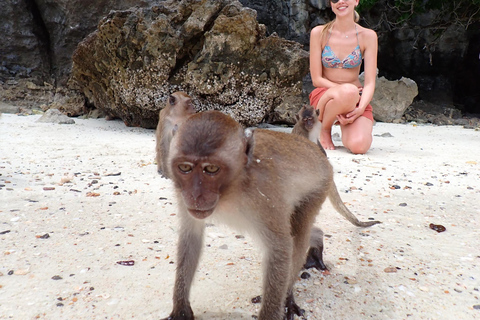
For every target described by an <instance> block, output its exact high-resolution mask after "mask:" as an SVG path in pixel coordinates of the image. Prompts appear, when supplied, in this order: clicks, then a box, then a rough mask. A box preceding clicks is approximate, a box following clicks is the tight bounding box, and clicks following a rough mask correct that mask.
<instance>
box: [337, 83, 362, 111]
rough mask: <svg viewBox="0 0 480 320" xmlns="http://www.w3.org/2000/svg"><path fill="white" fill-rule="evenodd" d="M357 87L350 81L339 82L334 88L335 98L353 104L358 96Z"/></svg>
mask: <svg viewBox="0 0 480 320" xmlns="http://www.w3.org/2000/svg"><path fill="white" fill-rule="evenodd" d="M358 92H359V91H358V88H357V87H356V86H354V85H353V84H350V83H345V84H341V85H339V86H338V90H336V95H335V98H336V99H339V100H342V101H344V102H345V103H347V104H350V105H353V106H355V105H356V104H357V102H358V100H359V98H360V95H359V93H358Z"/></svg>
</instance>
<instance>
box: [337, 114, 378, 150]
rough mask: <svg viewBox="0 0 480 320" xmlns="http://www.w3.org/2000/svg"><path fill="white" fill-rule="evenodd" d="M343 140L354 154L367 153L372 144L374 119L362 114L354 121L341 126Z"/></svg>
mask: <svg viewBox="0 0 480 320" xmlns="http://www.w3.org/2000/svg"><path fill="white" fill-rule="evenodd" d="M341 129H342V142H343V145H344V146H345V148H347V149H348V150H350V151H351V152H352V153H354V154H365V153H366V152H367V151H368V149H370V146H371V145H372V131H373V121H372V120H370V119H368V118H366V117H363V116H360V117H358V118H357V119H356V120H355V121H354V122H353V123H351V124H347V125H345V126H341Z"/></svg>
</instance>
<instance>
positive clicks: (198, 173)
mask: <svg viewBox="0 0 480 320" xmlns="http://www.w3.org/2000/svg"><path fill="white" fill-rule="evenodd" d="M172 171H173V174H172V175H173V177H172V179H173V181H174V182H175V184H176V186H177V188H179V189H180V190H181V195H182V200H183V202H184V204H185V207H186V208H187V211H188V212H189V213H190V214H191V215H192V216H193V217H194V218H196V219H205V218H207V217H209V216H210V215H211V214H212V213H213V212H214V210H215V208H216V206H217V204H218V201H219V199H220V196H221V194H222V191H223V189H224V186H225V185H228V183H227V181H228V180H229V178H228V176H229V170H228V168H227V166H226V165H224V164H223V163H222V162H221V161H215V159H204V161H202V160H197V159H188V158H187V157H181V158H177V159H174V160H173V162H172Z"/></svg>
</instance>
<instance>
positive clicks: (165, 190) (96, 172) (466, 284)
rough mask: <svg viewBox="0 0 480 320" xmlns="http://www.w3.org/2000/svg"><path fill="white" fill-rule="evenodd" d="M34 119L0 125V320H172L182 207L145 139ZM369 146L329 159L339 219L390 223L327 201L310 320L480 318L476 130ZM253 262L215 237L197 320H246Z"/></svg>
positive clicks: (303, 293)
mask: <svg viewBox="0 0 480 320" xmlns="http://www.w3.org/2000/svg"><path fill="white" fill-rule="evenodd" d="M39 117H40V116H38V115H31V116H18V115H14V114H3V115H1V116H0V319H22V320H23V319H77V320H80V319H142V320H144V319H161V318H164V317H167V316H168V315H169V313H170V311H171V307H172V291H173V280H174V273H175V267H176V249H175V245H176V243H177V232H176V231H177V217H176V210H177V208H176V203H177V201H176V199H175V196H174V193H173V187H172V183H171V181H169V180H166V179H164V178H161V177H160V176H159V175H158V174H157V172H156V165H155V163H154V157H155V151H154V145H155V138H154V131H153V130H146V129H141V128H129V127H126V126H125V125H124V124H123V123H122V122H120V121H106V120H105V119H87V120H83V119H75V124H68V125H67V124H64V125H59V124H49V123H37V122H36V120H37V119H38V118H39ZM334 130H336V131H339V128H334ZM374 135H375V137H374V142H373V146H372V149H371V150H370V151H369V152H368V153H367V154H366V155H352V154H351V153H349V152H347V151H346V149H344V148H341V147H339V148H337V150H334V151H329V152H328V157H329V159H330V162H331V163H332V165H333V167H334V168H335V182H336V184H337V187H338V188H339V192H340V195H341V197H342V199H343V200H344V202H345V203H346V205H347V206H348V207H349V208H350V209H351V211H352V212H353V213H354V214H355V215H357V217H359V218H360V219H361V220H367V219H368V218H374V219H377V220H381V221H382V222H383V223H382V224H379V225H375V226H372V227H370V228H366V229H360V228H357V227H354V226H352V225H351V224H350V223H349V222H348V221H346V220H345V219H343V218H342V217H341V216H340V215H339V214H338V213H336V212H335V211H334V210H333V209H332V207H331V205H330V203H329V202H328V200H327V202H326V204H325V205H324V207H323V209H322V211H321V213H320V215H319V216H318V218H317V225H319V226H320V227H321V228H322V229H323V230H324V232H325V234H326V237H325V253H324V260H325V262H326V264H327V266H328V268H329V269H330V270H329V272H323V273H322V272H318V271H316V270H309V271H308V272H309V273H310V275H311V277H310V278H309V279H305V280H304V279H299V281H298V282H297V284H296V287H295V288H296V292H295V297H296V302H297V303H298V304H299V305H300V306H301V307H302V308H304V309H305V310H306V311H305V316H304V318H305V319H352V320H357V319H377V320H379V319H380V320H381V319H480V231H479V230H480V217H479V215H480V204H479V203H480V131H475V130H471V129H464V128H462V127H452V126H442V127H437V126H431V125H414V124H389V123H377V124H376V125H375V126H374ZM334 142H335V143H336V144H337V145H338V144H341V142H339V141H334ZM431 223H433V224H438V225H443V226H444V227H445V228H446V231H444V232H441V233H438V232H436V231H434V230H432V229H431V228H429V225H430V224H431ZM261 260H262V259H261V252H260V250H259V247H258V245H257V243H256V242H255V241H254V240H253V239H252V238H251V237H250V236H249V235H248V234H239V233H238V232H237V231H235V230H232V229H230V228H228V227H225V226H221V225H212V226H209V227H208V228H207V236H206V238H205V247H204V252H203V256H202V260H201V263H200V266H199V269H198V271H197V274H196V278H195V281H194V285H193V291H192V295H191V302H192V308H193V311H194V313H195V315H196V319H201V320H207V319H233V320H236V319H252V315H256V314H257V313H258V310H259V308H260V305H259V304H253V303H252V302H251V299H252V298H253V297H255V296H257V295H259V294H261V278H262V275H261V270H262V268H261ZM122 261H123V262H125V261H133V262H134V264H133V265H122V264H119V263H118V262H122Z"/></svg>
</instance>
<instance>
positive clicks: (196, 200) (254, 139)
mask: <svg viewBox="0 0 480 320" xmlns="http://www.w3.org/2000/svg"><path fill="white" fill-rule="evenodd" d="M312 146H313V145H312V143H311V142H310V141H308V140H307V139H303V138H302V139H298V138H297V137H295V136H294V135H292V134H287V133H282V132H276V131H272V130H264V129H256V130H253V131H251V130H249V129H247V130H243V128H242V126H241V125H240V124H239V123H238V122H236V121H235V120H233V119H232V118H231V117H229V116H227V115H225V114H223V113H221V112H219V111H206V112H202V113H197V114H194V115H192V116H190V117H189V118H188V119H187V120H186V121H185V123H184V125H182V126H181V127H180V128H179V129H178V131H177V132H176V133H175V134H174V137H173V139H172V142H171V145H170V154H169V157H168V168H169V170H168V171H169V174H170V177H171V179H172V181H173V183H174V186H175V191H176V194H177V201H178V217H179V220H180V228H179V240H178V247H177V261H178V265H177V270H176V278H175V287H174V294H173V310H172V312H171V314H170V316H169V317H168V318H166V319H168V320H180V319H181V320H193V319H194V315H193V311H192V308H191V306H190V297H189V296H190V288H191V286H192V281H193V277H194V274H195V271H196V269H197V266H198V262H199V258H200V255H201V251H202V247H203V237H204V231H205V225H206V223H207V222H209V221H211V220H214V221H219V222H223V223H226V224H228V225H230V226H232V227H236V228H240V229H241V230H242V231H248V232H250V233H251V234H252V235H253V236H254V237H255V238H257V239H258V240H260V242H261V243H262V244H263V248H264V249H265V252H264V275H263V298H262V306H261V309H260V313H259V317H258V319H259V320H283V319H284V317H286V319H289V320H290V319H293V318H294V316H295V314H296V315H298V316H300V314H301V310H300V308H299V307H298V306H297V305H296V303H295V301H294V296H293V286H294V283H295V280H296V279H297V276H298V273H299V271H300V270H301V269H302V267H303V265H304V262H305V259H306V254H307V249H308V248H309V245H310V242H309V239H310V231H311V229H312V225H313V223H314V221H315V217H316V216H317V214H318V213H319V211H320V208H321V206H322V204H323V202H324V201H325V199H326V198H327V197H329V196H331V195H332V189H334V190H335V192H336V188H335V186H334V184H333V169H332V166H331V165H330V163H329V162H328V160H327V157H325V156H324V155H323V153H322V152H321V150H320V149H319V148H316V147H315V148H312ZM307 164H308V165H307ZM337 195H338V193H337ZM342 204H343V203H342ZM350 214H351V213H350ZM351 215H352V216H353V214H351ZM355 219H356V218H355Z"/></svg>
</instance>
